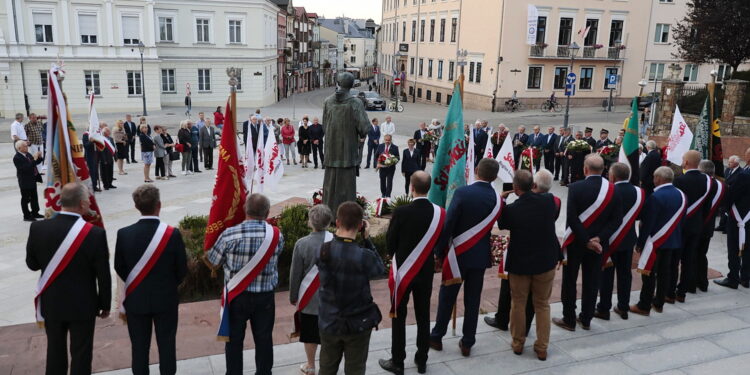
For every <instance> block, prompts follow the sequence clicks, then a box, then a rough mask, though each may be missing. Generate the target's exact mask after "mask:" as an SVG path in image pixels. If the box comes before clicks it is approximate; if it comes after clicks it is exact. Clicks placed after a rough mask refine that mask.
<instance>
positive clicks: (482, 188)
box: [430, 158, 500, 357]
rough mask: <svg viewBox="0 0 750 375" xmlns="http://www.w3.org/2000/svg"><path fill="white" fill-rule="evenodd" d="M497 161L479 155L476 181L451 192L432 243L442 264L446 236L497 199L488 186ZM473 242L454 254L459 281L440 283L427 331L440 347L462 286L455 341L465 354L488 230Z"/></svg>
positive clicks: (474, 220)
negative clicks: (436, 239) (432, 323)
mask: <svg viewBox="0 0 750 375" xmlns="http://www.w3.org/2000/svg"><path fill="white" fill-rule="evenodd" d="M499 169H500V166H499V164H498V163H497V161H496V160H494V159H487V158H485V159H482V160H481V161H480V162H479V165H478V166H477V168H476V171H475V172H476V177H477V181H476V182H475V183H473V184H471V185H468V186H463V187H460V188H458V189H457V190H456V192H455V193H454V195H453V200H452V201H451V203H450V207H449V208H448V213H447V217H446V223H445V226H444V227H443V232H442V234H441V236H440V240H439V243H438V246H436V247H435V255H436V260H437V261H438V262H439V264H442V262H443V260H444V259H445V257H446V256H447V255H448V251H449V249H450V244H449V240H450V239H452V238H454V237H456V236H459V235H461V234H462V233H464V232H466V231H467V230H469V229H470V228H473V227H475V226H477V224H479V223H480V222H482V221H483V220H485V219H487V218H488V217H489V216H490V215H491V214H492V213H493V210H494V207H495V205H496V203H497V200H498V199H500V198H499V197H498V196H497V193H496V192H495V189H494V188H493V187H492V185H491V184H492V182H493V181H495V180H496V179H497V172H498V170H499ZM477 237H478V238H477V240H476V243H475V244H474V245H473V246H472V247H471V248H469V249H468V250H466V251H465V252H464V253H462V254H458V256H457V260H458V267H459V269H460V272H461V278H462V280H461V281H462V283H456V284H452V285H442V286H441V287H440V294H439V301H438V310H437V317H436V319H435V320H436V322H435V327H434V328H433V329H432V332H431V333H430V347H431V348H433V349H435V350H442V349H443V343H442V338H443V336H445V334H446V332H447V331H448V322H449V321H450V318H451V312H452V311H453V305H454V304H456V298H457V297H458V292H459V290H460V288H461V284H463V286H464V323H463V337H462V338H461V340H460V341H459V342H458V346H459V348H460V349H461V354H462V355H464V356H465V357H468V356H469V355H470V354H471V347H472V346H473V345H474V343H475V342H476V338H475V335H476V330H477V319H478V316H479V302H480V301H481V296H482V285H483V284H484V271H485V270H486V269H487V268H489V267H490V265H491V261H490V257H491V249H490V231H489V230H486V231H481V230H480V231H479V233H478V234H477Z"/></svg>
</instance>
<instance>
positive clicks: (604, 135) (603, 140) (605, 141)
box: [594, 129, 612, 151]
mask: <svg viewBox="0 0 750 375" xmlns="http://www.w3.org/2000/svg"><path fill="white" fill-rule="evenodd" d="M611 144H612V141H610V140H609V130H607V129H602V130H601V131H600V132H599V140H598V141H596V144H595V145H594V151H598V150H599V149H600V148H602V147H604V146H609V145H611Z"/></svg>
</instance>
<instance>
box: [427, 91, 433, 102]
mask: <svg viewBox="0 0 750 375" xmlns="http://www.w3.org/2000/svg"><path fill="white" fill-rule="evenodd" d="M426 99H427V100H432V90H427V97H426Z"/></svg>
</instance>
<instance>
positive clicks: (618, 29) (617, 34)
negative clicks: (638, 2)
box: [609, 20, 625, 47]
mask: <svg viewBox="0 0 750 375" xmlns="http://www.w3.org/2000/svg"><path fill="white" fill-rule="evenodd" d="M624 22H625V21H623V20H612V23H611V24H610V26H609V46H610V47H614V46H615V45H616V44H618V43H622V27H623V23H624Z"/></svg>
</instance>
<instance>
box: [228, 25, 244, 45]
mask: <svg viewBox="0 0 750 375" xmlns="http://www.w3.org/2000/svg"><path fill="white" fill-rule="evenodd" d="M229 43H242V21H240V20H229Z"/></svg>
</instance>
